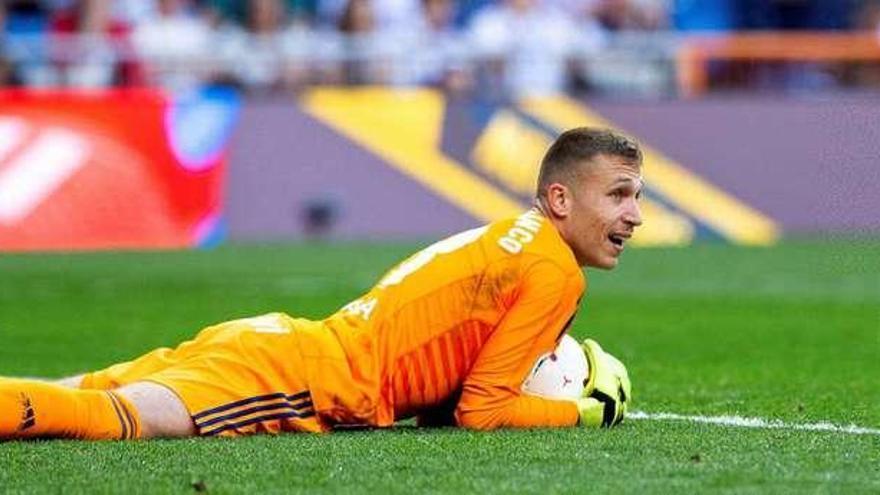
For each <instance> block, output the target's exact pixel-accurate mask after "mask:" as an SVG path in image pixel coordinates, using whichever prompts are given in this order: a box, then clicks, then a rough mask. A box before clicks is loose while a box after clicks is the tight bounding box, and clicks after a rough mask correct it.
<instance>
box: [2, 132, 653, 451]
mask: <svg viewBox="0 0 880 495" xmlns="http://www.w3.org/2000/svg"><path fill="white" fill-rule="evenodd" d="M641 161H642V156H641V151H640V150H639V148H638V146H637V145H636V144H635V143H634V142H633V141H632V140H630V139H629V138H626V137H624V136H621V135H619V134H617V133H615V132H613V131H608V130H603V129H591V128H578V129H572V130H569V131H567V132H565V133H563V134H562V135H561V136H559V138H558V139H557V140H556V141H555V142H554V143H553V145H552V146H551V147H550V149H549V150H548V151H547V154H546V155H545V157H544V158H543V160H542V163H541V169H540V173H539V179H538V187H537V194H536V201H535V206H534V207H533V208H532V209H531V210H528V211H527V212H525V213H523V214H522V215H520V216H519V217H516V218H511V219H507V220H502V221H498V222H495V223H492V224H489V225H487V226H484V227H481V228H478V229H474V230H470V231H466V232H462V233H460V234H457V235H454V236H452V237H450V238H447V239H445V240H442V241H440V242H438V243H436V244H434V245H432V246H430V247H428V248H426V249H424V250H422V251H420V252H418V253H416V254H415V255H413V256H411V257H410V258H408V259H406V260H404V261H403V262H402V263H400V264H399V265H397V266H396V267H394V268H393V269H391V270H390V271H389V272H388V273H387V274H385V276H384V277H383V278H382V279H381V280H380V281H379V282H378V283H377V285H376V286H375V287H373V288H372V289H371V290H370V291H369V292H367V293H366V294H364V295H363V296H362V297H360V298H359V299H356V300H355V301H352V302H351V303H349V304H347V305H345V306H344V307H342V308H341V309H340V310H339V311H337V312H336V313H335V314H333V315H331V316H330V317H328V318H326V319H324V320H322V321H309V320H305V319H300V318H293V317H291V316H288V315H286V314H283V313H272V314H267V315H263V316H257V317H254V318H247V319H241V320H235V321H231V322H226V323H222V324H220V325H216V326H212V327H208V328H206V329H205V330H203V331H202V332H200V333H199V334H198V335H197V336H196V337H195V338H194V339H193V340H191V341H188V342H185V343H183V344H181V345H179V346H178V347H176V348H174V349H168V348H162V349H157V350H155V351H152V352H150V353H148V354H145V355H144V356H141V357H139V358H137V359H134V360H133V361H129V362H124V363H120V364H116V365H113V366H110V367H108V368H106V369H103V370H99V371H95V372H92V373H86V374H84V375H79V376H76V377H71V378H67V379H64V380H60V381H58V382H47V381H39V380H26V379H5V378H3V379H0V438H3V439H9V438H30V437H63V438H82V439H127V438H152V437H182V436H192V435H204V436H215V435H221V436H235V435H245V434H253V433H278V432H283V431H308V432H321V431H331V430H333V429H335V428H339V427H349V426H373V427H385V426H390V425H392V424H393V423H394V422H395V421H396V420H399V419H403V418H407V417H412V416H417V417H419V418H420V420H421V421H420V422H421V424H431V423H437V422H440V423H450V422H451V423H453V424H456V425H458V426H462V427H466V428H475V429H494V428H499V427H536V426H573V425H576V424H581V425H584V426H603V425H604V426H611V425H613V424H616V423H618V422H619V421H620V420H621V419H622V418H623V415H624V413H625V410H626V401H627V400H628V399H629V395H630V394H629V379H628V377H627V376H626V370H625V368H624V367H623V365H621V364H620V363H619V362H618V361H617V360H616V359H614V358H612V357H611V356H610V355H608V354H606V353H604V352H603V351H602V350H601V348H600V347H599V346H598V345H596V344H595V343H593V342H591V341H588V342H586V343H585V351H586V354H587V356H588V361H589V365H590V377H589V384H588V387H587V388H586V390H585V393H584V397H582V398H581V399H579V400H554V399H547V398H544V397H537V396H531V395H527V394H523V393H522V391H521V385H522V383H523V380H524V378H525V376H526V375H527V373H528V372H529V371H530V370H531V368H532V366H533V364H534V363H535V361H536V359H537V358H538V357H539V356H541V355H542V354H545V353H547V352H550V351H552V350H553V349H554V347H555V346H556V343H557V342H558V340H559V339H560V338H561V336H562V335H563V334H564V333H565V331H566V329H567V327H568V325H569V324H570V322H571V320H572V319H573V318H574V314H575V311H576V309H577V306H578V303H579V302H580V299H581V297H582V295H583V293H584V290H585V287H586V280H585V276H584V273H583V271H582V270H581V267H583V266H589V267H595V268H602V269H611V268H613V267H615V266H616V265H617V262H618V257H619V255H620V254H621V252H623V250H624V245H625V244H626V242H627V240H628V239H629V238H630V237H631V236H632V234H633V232H634V230H635V228H636V227H637V226H639V225H640V224H641V223H642V220H641V213H640V210H639V205H638V201H637V200H638V198H639V196H640V194H641V190H642V178H641ZM474 200H475V201H478V200H479V198H474Z"/></svg>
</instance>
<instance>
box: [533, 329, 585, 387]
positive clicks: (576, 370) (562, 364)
mask: <svg viewBox="0 0 880 495" xmlns="http://www.w3.org/2000/svg"><path fill="white" fill-rule="evenodd" d="M589 373H590V366H589V364H587V356H586V355H585V354H584V350H583V349H581V345H580V344H579V343H578V342H577V341H576V340H575V339H574V338H572V337H571V336H569V335H568V334H566V335H564V336H563V337H562V340H560V341H559V345H558V346H556V350H554V351H553V352H550V353H547V354H544V355H543V356H541V357H540V358H538V361H537V362H536V363H535V366H534V367H533V368H532V371H531V372H530V373H529V374H528V376H526V379H525V381H524V382H523V385H522V390H523V392H525V393H527V394H530V395H537V396H539V397H544V398H547V399H577V398H579V397H580V396H581V394H582V393H583V392H584V385H585V384H586V383H587V377H588V376H589Z"/></svg>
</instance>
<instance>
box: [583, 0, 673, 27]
mask: <svg viewBox="0 0 880 495" xmlns="http://www.w3.org/2000/svg"><path fill="white" fill-rule="evenodd" d="M590 10H591V11H592V15H593V17H595V18H596V20H597V21H598V22H599V24H600V25H601V26H602V27H603V28H604V29H606V30H608V31H626V30H656V29H660V28H663V27H666V25H667V13H666V5H665V2H663V1H662V0H594V1H593V5H592V8H591V9H590Z"/></svg>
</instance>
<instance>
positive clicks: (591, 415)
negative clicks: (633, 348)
mask: <svg viewBox="0 0 880 495" xmlns="http://www.w3.org/2000/svg"><path fill="white" fill-rule="evenodd" d="M581 347H582V348H583V349H584V354H586V355H587V362H588V363H589V365H590V376H589V377H588V378H587V384H586V386H585V387H584V393H583V394H582V395H581V398H580V399H578V400H577V406H578V412H579V413H580V424H581V426H588V427H600V426H601V427H606V428H610V427H612V426H614V425H617V424H618V423H620V422H621V421H623V416H624V415H625V414H626V411H627V404H628V402H629V401H630V400H631V399H632V384H631V383H630V381H629V374H628V373H627V372H626V367H625V366H624V365H623V363H621V362H620V361H619V360H618V359H617V358H616V357H614V356H612V355H611V354H608V353H607V352H605V351H603V350H602V347H600V346H599V343H598V342H596V341H595V340H592V339H586V340H584V342H583V343H582V344H581Z"/></svg>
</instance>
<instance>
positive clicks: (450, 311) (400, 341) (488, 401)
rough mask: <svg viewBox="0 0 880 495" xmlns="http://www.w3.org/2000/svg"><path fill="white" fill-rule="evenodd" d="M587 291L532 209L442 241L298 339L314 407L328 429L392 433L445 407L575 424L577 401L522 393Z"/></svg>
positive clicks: (463, 417)
mask: <svg viewBox="0 0 880 495" xmlns="http://www.w3.org/2000/svg"><path fill="white" fill-rule="evenodd" d="M584 288H585V279H584V275H583V272H582V271H581V269H580V267H579V266H578V264H577V262H576V260H575V258H574V255H573V253H572V252H571V250H570V249H569V248H568V246H567V245H566V244H565V242H564V241H563V240H562V238H561V237H560V235H559V233H558V232H557V231H556V229H555V228H554V226H553V225H552V224H551V223H550V222H549V221H548V220H547V219H546V218H544V216H543V215H542V214H541V213H540V212H539V211H538V210H537V209H532V210H529V211H528V212H526V213H524V214H523V215H521V216H519V217H517V218H513V219H508V220H503V221H499V222H495V223H492V224H490V225H488V226H485V227H482V228H478V229H474V230H469V231H466V232H462V233H460V234H457V235H454V236H452V237H449V238H447V239H445V240H442V241H440V242H438V243H436V244H434V245H432V246H430V247H428V248H426V249H424V250H422V251H420V252H418V253H416V254H415V255H413V256H411V257H410V258H408V259H406V260H404V261H403V262H402V263H400V264H399V265H397V266H396V267H394V268H393V269H392V270H390V271H389V272H388V273H387V274H385V276H384V277H383V278H382V279H381V280H380V281H379V283H378V284H377V285H376V286H375V287H374V288H373V289H372V290H370V291H369V292H368V293H366V294H365V295H364V296H363V297H361V298H359V299H357V300H355V301H353V302H351V303H349V304H347V305H346V306H345V307H343V308H342V309H340V310H339V311H338V312H336V313H335V314H333V315H332V316H330V317H329V318H327V319H326V320H324V321H323V322H320V323H317V322H316V323H315V324H306V325H303V326H302V327H301V328H303V327H305V328H304V329H303V331H301V332H297V334H298V335H299V339H300V349H301V352H302V355H303V359H304V361H305V363H304V364H305V371H306V373H307V375H308V382H309V387H310V389H311V392H312V398H313V401H314V405H315V410H316V412H317V413H318V415H319V417H320V418H321V420H322V421H324V422H326V424H328V425H331V426H332V425H338V424H365V425H374V426H388V425H390V424H392V423H393V422H394V421H396V420H399V419H402V418H407V417H411V416H414V415H420V414H424V413H431V412H432V411H433V410H435V409H437V408H442V407H443V406H444V404H450V403H454V417H455V420H456V423H457V424H458V425H460V426H464V427H470V428H479V429H490V428H496V427H504V426H520V427H523V426H562V425H573V424H576V423H577V420H578V413H577V408H576V406H575V404H574V403H573V402H571V401H557V400H548V399H544V398H539V397H535V396H529V395H524V394H522V393H521V386H522V382H523V380H524V378H525V377H526V375H527V374H528V372H529V371H530V370H531V368H532V366H533V365H534V364H535V361H536V360H537V359H538V357H539V356H541V355H542V354H544V353H547V352H550V351H551V350H552V349H554V347H555V345H556V343H557V341H558V340H559V338H560V337H561V336H562V334H563V333H564V332H565V329H566V327H567V325H568V323H569V322H570V321H571V319H572V318H573V316H574V313H575V311H576V309H577V305H578V301H579V299H580V297H581V295H582V294H583V292H584Z"/></svg>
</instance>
